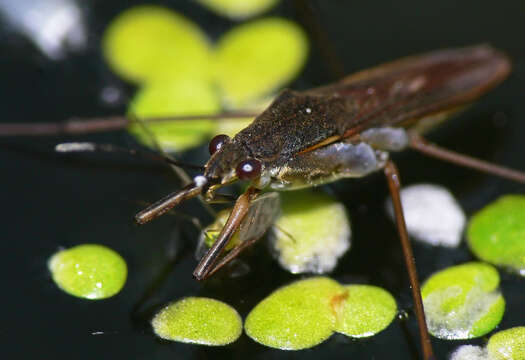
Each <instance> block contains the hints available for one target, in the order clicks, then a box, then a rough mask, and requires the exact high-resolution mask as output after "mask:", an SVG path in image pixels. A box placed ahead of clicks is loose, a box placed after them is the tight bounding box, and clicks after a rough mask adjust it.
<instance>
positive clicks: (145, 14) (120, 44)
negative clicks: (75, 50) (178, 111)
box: [103, 6, 212, 82]
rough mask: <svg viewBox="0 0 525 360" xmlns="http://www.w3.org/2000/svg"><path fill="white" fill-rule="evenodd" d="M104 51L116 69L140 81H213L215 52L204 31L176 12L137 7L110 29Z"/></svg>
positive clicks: (126, 12) (104, 43) (150, 7)
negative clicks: (212, 55) (211, 79)
mask: <svg viewBox="0 0 525 360" xmlns="http://www.w3.org/2000/svg"><path fill="white" fill-rule="evenodd" d="M103 51H104V56H105V57H106V59H107V61H108V63H109V64H110V65H111V67H112V69H113V70H114V71H115V72H116V73H118V74H119V75H120V76H122V77H123V78H125V79H128V80H130V81H136V82H145V81H151V80H159V79H160V80H166V79H168V78H169V79H172V80H174V79H181V78H183V79H197V80H198V79H210V76H211V73H212V70H211V63H210V60H211V49H210V44H209V43H208V40H207V38H206V36H205V35H204V33H203V32H202V31H201V30H200V28H199V27H198V26H197V25H195V24H194V23H192V22H191V21H189V20H188V19H186V18H185V17H184V16H182V15H179V14H177V13H176V12H174V11H171V10H168V9H165V8H162V7H158V6H137V7H134V8H131V9H130V10H127V11H125V12H123V13H121V14H120V15H119V16H118V17H117V18H116V19H115V20H113V22H112V23H111V24H110V26H109V27H108V28H107V29H106V32H105V33H104V37H103Z"/></svg>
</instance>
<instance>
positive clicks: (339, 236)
mask: <svg viewBox="0 0 525 360" xmlns="http://www.w3.org/2000/svg"><path fill="white" fill-rule="evenodd" d="M281 204H282V211H281V215H280V216H279V218H278V219H277V221H276V223H275V227H274V232H273V236H272V247H273V249H274V250H275V252H276V254H277V258H278V260H279V263H280V264H281V266H282V267H284V268H285V269H287V270H290V271H291V272H292V273H304V272H310V273H311V272H313V273H326V272H329V271H332V270H333V269H334V268H335V266H336V264H337V260H338V258H339V257H341V256H342V255H343V254H344V253H345V252H346V251H347V250H348V249H349V248H350V235H351V229H350V220H349V218H348V215H347V213H346V209H345V207H344V206H343V204H342V203H340V202H338V201H336V200H335V199H334V198H332V197H330V196H328V195H326V194H324V193H322V192H318V191H312V190H302V191H293V192H287V193H282V194H281Z"/></svg>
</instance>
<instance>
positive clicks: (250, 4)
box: [197, 0, 279, 20]
mask: <svg viewBox="0 0 525 360" xmlns="http://www.w3.org/2000/svg"><path fill="white" fill-rule="evenodd" d="M197 1H198V2H199V3H201V4H202V5H203V6H206V7H207V8H208V9H210V10H212V11H214V12H216V13H217V14H219V15H222V16H226V17H229V18H232V19H235V20H241V19H245V18H248V17H252V16H256V15H259V14H261V13H263V12H265V11H267V10H269V9H271V8H272V7H274V6H275V5H276V4H277V3H278V2H279V0H250V1H246V0H197Z"/></svg>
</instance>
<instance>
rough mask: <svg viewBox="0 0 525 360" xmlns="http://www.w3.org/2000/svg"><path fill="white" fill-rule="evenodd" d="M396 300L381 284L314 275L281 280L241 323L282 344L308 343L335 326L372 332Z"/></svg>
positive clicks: (352, 332)
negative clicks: (352, 282)
mask: <svg viewBox="0 0 525 360" xmlns="http://www.w3.org/2000/svg"><path fill="white" fill-rule="evenodd" d="M396 312H397V306H396V303H395V301H394V300H393V298H392V296H391V295H390V294H388V292H386V291H385V290H383V289H380V288H376V287H373V286H367V285H346V286H343V285H341V284H339V283H338V282H336V281H334V280H332V279H330V278H327V277H313V278H309V279H306V280H300V281H296V282H294V283H292V284H290V285H287V286H284V287H282V288H280V289H278V290H276V291H274V292H273V293H272V294H270V295H269V296H268V297H267V298H265V299H264V300H262V301H261V302H260V303H259V304H258V305H257V306H256V307H255V308H254V309H253V310H252V311H251V312H250V313H249V314H248V317H247V318H246V322H245V325H244V329H245V331H246V334H247V335H248V336H250V337H251V338H252V339H254V340H255V341H257V342H259V343H261V344H263V345H266V346H270V347H274V348H278V349H283V350H300V349H306V348H310V347H313V346H315V345H317V344H319V343H321V342H323V341H325V340H326V339H328V338H329V337H330V336H331V335H332V334H333V333H334V332H339V333H342V334H345V335H348V336H351V337H367V336H372V335H374V334H376V333H378V332H379V331H381V330H383V329H384V328H386V327H387V326H388V325H389V324H390V323H391V322H392V320H393V319H394V316H395V314H396Z"/></svg>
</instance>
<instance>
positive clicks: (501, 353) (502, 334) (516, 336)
mask: <svg viewBox="0 0 525 360" xmlns="http://www.w3.org/2000/svg"><path fill="white" fill-rule="evenodd" d="M487 351H488V355H489V359H490V360H523V359H525V326H517V327H513V328H510V329H506V330H502V331H498V332H497V333H495V334H494V335H492V336H491V337H490V339H489V342H488V344H487Z"/></svg>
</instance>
